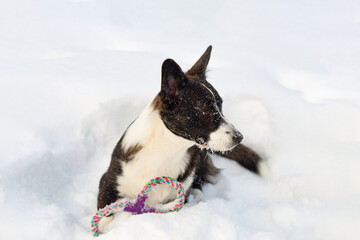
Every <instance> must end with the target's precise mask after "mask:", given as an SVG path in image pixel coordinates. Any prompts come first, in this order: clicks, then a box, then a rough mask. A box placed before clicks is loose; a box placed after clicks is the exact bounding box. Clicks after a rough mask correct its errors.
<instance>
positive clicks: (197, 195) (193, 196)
mask: <svg viewBox="0 0 360 240" xmlns="http://www.w3.org/2000/svg"><path fill="white" fill-rule="evenodd" d="M202 198H203V193H202V191H201V190H199V189H196V188H192V189H191V190H190V195H189V202H191V203H198V202H200V201H201V199H202Z"/></svg>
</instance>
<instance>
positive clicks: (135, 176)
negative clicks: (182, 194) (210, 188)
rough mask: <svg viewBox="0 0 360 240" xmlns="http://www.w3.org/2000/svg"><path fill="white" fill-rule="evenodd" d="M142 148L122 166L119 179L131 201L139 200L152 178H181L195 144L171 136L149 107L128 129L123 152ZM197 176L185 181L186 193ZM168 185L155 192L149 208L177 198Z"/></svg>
mask: <svg viewBox="0 0 360 240" xmlns="http://www.w3.org/2000/svg"><path fill="white" fill-rule="evenodd" d="M137 143H139V144H141V146H142V149H141V150H140V151H139V152H138V153H136V155H135V157H134V159H132V160H131V161H130V162H128V163H124V162H121V164H122V170H123V173H122V175H121V176H119V177H118V178H117V182H118V187H117V189H118V191H119V192H120V193H122V194H124V195H126V196H127V197H131V198H136V197H137V195H138V194H139V193H140V192H141V190H142V188H143V187H144V185H145V184H146V183H147V182H148V181H149V180H150V179H152V178H156V177H161V176H169V177H173V178H177V177H178V176H179V175H180V174H182V173H183V172H184V171H185V169H186V167H187V163H188V161H189V156H188V153H187V149H188V148H189V147H191V146H192V145H194V143H193V142H191V141H189V140H186V139H184V138H182V137H178V136H176V135H175V134H173V133H172V132H170V131H169V130H168V129H167V128H166V126H165V125H164V123H163V121H162V120H161V118H160V116H159V112H158V111H157V110H156V111H153V110H152V108H151V105H149V106H148V107H147V108H146V109H145V110H144V111H143V112H142V113H141V115H140V116H139V117H138V118H137V120H135V122H134V123H133V124H132V125H131V126H130V127H129V128H128V130H127V132H126V135H125V137H124V139H123V145H122V147H123V148H125V149H126V148H128V147H130V146H133V145H135V144H137ZM192 180H193V175H191V176H189V177H188V179H186V181H184V182H183V183H182V184H183V187H184V189H185V191H186V190H187V189H188V188H189V187H190V186H191V183H192ZM171 188H172V187H171V186H169V185H167V184H162V185H160V186H158V187H157V188H156V189H155V190H154V191H151V193H150V195H149V199H148V203H149V204H156V203H163V202H166V201H168V200H172V199H173V198H175V196H176V193H175V192H174V190H173V189H171Z"/></svg>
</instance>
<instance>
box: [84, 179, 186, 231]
mask: <svg viewBox="0 0 360 240" xmlns="http://www.w3.org/2000/svg"><path fill="white" fill-rule="evenodd" d="M163 183H167V184H169V185H171V186H172V187H173V188H174V189H175V190H176V193H177V201H176V202H177V204H176V205H175V206H173V207H171V208H168V209H160V208H153V207H151V206H148V205H146V204H145V201H146V199H147V198H148V195H149V193H150V190H151V189H152V188H153V187H156V186H157V185H160V184H163ZM184 192H185V191H184V188H183V187H182V185H181V184H180V183H179V182H178V181H177V180H176V179H173V178H171V177H157V178H154V179H151V180H150V181H149V182H148V183H147V184H146V185H145V186H144V188H143V190H142V191H141V192H140V194H139V195H138V198H137V201H136V203H132V202H124V201H119V202H114V203H112V204H110V205H107V206H105V207H104V208H102V209H100V210H99V211H98V212H97V213H96V214H95V216H94V217H93V219H92V221H91V231H92V232H93V234H94V236H99V234H100V233H101V232H100V231H99V226H98V224H99V222H100V220H101V219H102V218H103V217H106V216H109V215H110V214H113V213H116V212H119V211H121V210H123V211H126V212H131V213H133V214H142V213H148V212H155V213H168V212H175V211H179V210H180V209H181V208H182V207H183V205H184V202H185V193H184Z"/></svg>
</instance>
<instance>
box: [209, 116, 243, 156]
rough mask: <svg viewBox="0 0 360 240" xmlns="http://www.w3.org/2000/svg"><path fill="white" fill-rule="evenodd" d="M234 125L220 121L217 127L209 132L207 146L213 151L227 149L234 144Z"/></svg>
mask: <svg viewBox="0 0 360 240" xmlns="http://www.w3.org/2000/svg"><path fill="white" fill-rule="evenodd" d="M236 132H237V131H236V129H235V128H234V126H232V125H231V124H228V123H226V122H225V123H222V124H221V125H220V126H219V128H218V129H217V130H216V131H214V132H212V133H211V134H210V138H209V141H208V143H207V145H208V147H209V148H210V149H211V150H213V151H228V150H231V149H232V148H233V147H235V146H236V143H234V141H233V134H234V133H236Z"/></svg>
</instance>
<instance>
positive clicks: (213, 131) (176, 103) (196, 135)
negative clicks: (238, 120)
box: [160, 46, 243, 151]
mask: <svg viewBox="0 0 360 240" xmlns="http://www.w3.org/2000/svg"><path fill="white" fill-rule="evenodd" d="M211 49H212V47H211V46H209V47H208V49H207V50H206V51H205V53H204V54H203V55H202V56H201V57H200V59H199V60H198V61H197V62H196V63H195V64H194V66H193V67H192V68H191V69H190V70H189V71H187V72H186V73H184V72H183V71H182V70H181V68H180V67H179V65H178V64H177V63H176V62H175V61H174V60H172V59H167V60H165V61H164V63H163V65H162V81H161V92H160V99H161V103H162V104H161V105H162V108H161V110H160V116H161V118H162V120H163V122H164V124H165V126H166V127H167V128H168V129H169V130H170V131H171V132H173V133H174V134H175V135H178V136H180V137H183V138H185V139H188V140H191V141H194V142H195V143H196V144H197V145H198V146H199V147H202V148H208V149H211V150H213V151H227V150H230V149H232V148H233V147H235V146H236V145H238V144H239V143H240V142H241V140H242V138H243V136H242V135H241V133H240V132H239V131H238V130H237V129H236V128H235V127H234V126H233V125H231V124H230V123H229V122H227V121H226V120H225V118H224V116H223V113H222V99H221V97H220V95H219V94H218V92H217V91H216V90H215V88H214V87H213V86H212V85H211V84H210V83H209V82H207V81H206V68H207V65H208V62H209V59H210V55H211Z"/></svg>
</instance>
